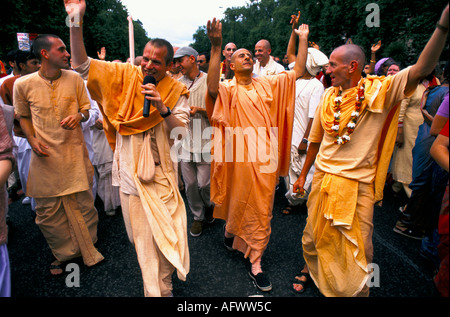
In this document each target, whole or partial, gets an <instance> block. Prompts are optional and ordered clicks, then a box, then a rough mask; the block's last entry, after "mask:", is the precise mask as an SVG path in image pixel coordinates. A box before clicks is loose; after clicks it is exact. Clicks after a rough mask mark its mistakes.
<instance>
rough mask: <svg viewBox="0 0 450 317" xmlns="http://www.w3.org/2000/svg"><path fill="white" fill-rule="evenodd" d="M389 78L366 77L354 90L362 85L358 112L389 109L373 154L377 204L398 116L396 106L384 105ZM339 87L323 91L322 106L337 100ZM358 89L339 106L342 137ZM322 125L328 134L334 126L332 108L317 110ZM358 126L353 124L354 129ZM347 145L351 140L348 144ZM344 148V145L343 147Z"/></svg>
mask: <svg viewBox="0 0 450 317" xmlns="http://www.w3.org/2000/svg"><path fill="white" fill-rule="evenodd" d="M391 80H392V77H391V76H389V77H385V76H381V77H379V76H371V75H369V76H367V78H365V79H364V78H363V79H361V80H360V82H359V83H358V87H360V86H361V85H362V84H364V86H365V93H364V100H363V102H362V106H361V111H360V113H361V114H362V115H363V113H364V111H370V112H372V113H382V112H384V111H385V109H386V108H388V109H389V114H388V115H387V118H386V120H385V122H384V125H383V127H382V131H381V137H380V140H379V143H378V151H377V153H378V155H377V169H376V176H375V201H376V202H381V201H382V200H383V189H384V183H385V180H386V175H387V171H388V169H389V164H390V158H391V154H392V152H393V150H394V146H395V139H396V136H397V129H398V116H399V111H400V107H399V105H400V103H399V102H397V103H396V104H393V105H385V97H386V93H387V91H388V90H389V88H390V82H391ZM338 92H339V87H331V88H329V89H327V91H325V94H324V99H323V103H324V104H329V105H333V104H334V99H335V98H336V97H337V95H338ZM357 93H358V89H353V90H352V91H351V92H349V93H347V94H346V95H345V97H344V98H343V100H342V103H341V124H340V130H339V134H342V132H343V130H344V129H346V127H347V124H348V123H349V122H350V119H351V115H352V112H353V111H354V110H355V100H356V96H357ZM321 111H322V112H321V116H322V118H323V120H322V126H323V128H324V130H325V131H326V132H327V133H329V134H332V130H331V127H332V125H333V124H334V123H333V122H334V109H333V107H321ZM357 127H358V124H357V125H356V129H357ZM350 142H351V141H350ZM344 146H345V145H344Z"/></svg>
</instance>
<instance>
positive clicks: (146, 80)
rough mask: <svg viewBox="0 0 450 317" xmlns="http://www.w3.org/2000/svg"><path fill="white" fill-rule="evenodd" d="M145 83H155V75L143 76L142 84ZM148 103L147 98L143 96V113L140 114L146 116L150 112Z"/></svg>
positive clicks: (149, 102)
mask: <svg viewBox="0 0 450 317" xmlns="http://www.w3.org/2000/svg"><path fill="white" fill-rule="evenodd" d="M147 84H153V85H156V79H155V77H153V76H145V78H144V84H143V85H144V86H145V85H147ZM147 96H151V95H149V94H145V97H147ZM145 97H144V98H145ZM150 104H151V101H150V100H148V99H147V98H145V99H144V111H143V114H142V115H143V116H144V117H148V116H149V114H150Z"/></svg>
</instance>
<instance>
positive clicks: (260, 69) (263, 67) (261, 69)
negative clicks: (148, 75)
mask: <svg viewBox="0 0 450 317" xmlns="http://www.w3.org/2000/svg"><path fill="white" fill-rule="evenodd" d="M271 53H272V46H271V45H270V42H269V41H268V40H264V39H263V40H260V41H258V43H256V45H255V57H256V59H257V62H256V63H255V66H254V67H253V72H254V73H255V74H256V75H258V76H267V75H276V74H279V73H281V72H282V71H284V67H283V65H281V64H279V63H277V62H276V61H275V60H274V59H273V58H272V56H270V54H271Z"/></svg>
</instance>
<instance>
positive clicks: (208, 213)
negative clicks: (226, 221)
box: [174, 47, 214, 237]
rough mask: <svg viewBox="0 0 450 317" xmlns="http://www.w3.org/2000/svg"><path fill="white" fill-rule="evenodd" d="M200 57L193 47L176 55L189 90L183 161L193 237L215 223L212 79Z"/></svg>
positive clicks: (181, 49)
mask: <svg viewBox="0 0 450 317" xmlns="http://www.w3.org/2000/svg"><path fill="white" fill-rule="evenodd" d="M197 56H198V53H197V51H196V50H194V49H193V48H192V47H182V48H180V49H179V50H178V51H177V52H176V53H175V55H174V62H175V65H176V66H177V67H179V68H180V72H181V73H182V74H183V77H181V78H180V79H179V81H180V82H182V83H183V84H185V85H186V87H187V88H188V89H189V106H190V109H191V112H190V121H189V137H186V138H184V139H183V142H182V145H181V154H180V155H179V158H180V166H181V174H182V175H183V180H184V185H185V191H186V197H187V200H188V204H189V208H190V210H191V212H192V214H193V216H194V221H193V222H192V226H191V229H190V231H189V233H190V234H191V236H193V237H198V236H200V235H201V234H202V231H203V226H204V224H205V223H211V222H213V221H214V218H213V217H212V213H213V209H214V207H213V205H212V204H211V200H210V179H211V164H210V162H211V138H210V135H207V134H208V131H209V130H210V126H211V125H210V124H209V121H208V117H207V115H206V109H205V94H206V78H207V76H208V75H207V74H206V73H204V72H202V71H200V69H199V67H198V65H197ZM204 134H205V135H204Z"/></svg>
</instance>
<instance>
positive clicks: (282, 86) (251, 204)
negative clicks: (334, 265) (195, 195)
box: [207, 71, 296, 262]
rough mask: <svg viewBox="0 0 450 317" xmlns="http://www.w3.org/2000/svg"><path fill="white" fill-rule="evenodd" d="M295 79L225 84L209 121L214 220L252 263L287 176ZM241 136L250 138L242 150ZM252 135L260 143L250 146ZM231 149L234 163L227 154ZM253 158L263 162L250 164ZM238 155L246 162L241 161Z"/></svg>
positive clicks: (283, 76)
mask: <svg viewBox="0 0 450 317" xmlns="http://www.w3.org/2000/svg"><path fill="white" fill-rule="evenodd" d="M295 79H296V78H295V72H292V71H290V72H283V73H280V74H279V75H275V76H265V77H258V78H253V79H252V83H251V84H250V85H238V84H237V83H236V79H233V80H230V81H226V82H223V83H221V84H220V86H219V94H218V97H217V99H216V103H215V105H214V112H213V115H212V117H211V125H212V126H213V127H214V128H215V129H214V137H213V150H212V154H213V161H212V163H211V200H212V201H213V202H214V203H215V204H216V208H215V210H214V216H215V217H217V218H221V219H225V220H226V222H227V231H228V232H230V233H233V234H235V236H236V237H238V238H241V239H242V240H243V241H244V242H245V244H246V246H248V248H247V247H246V250H241V251H243V253H244V254H245V256H246V257H247V256H250V261H252V262H253V260H255V259H257V258H258V257H259V256H260V255H261V254H262V252H263V251H264V249H265V248H266V246H267V243H268V240H269V236H270V220H271V217H272V205H273V198H274V192H275V186H276V184H277V182H278V177H279V176H280V175H282V176H286V175H287V174H288V172H289V163H290V148H291V138H292V126H293V117H294V103H295ZM207 101H208V100H207ZM230 129H234V130H233V131H234V132H236V136H237V137H236V140H233V136H232V135H231V137H230V135H229V130H230ZM241 129H242V130H241ZM227 130H228V131H227ZM239 131H241V132H242V134H241V135H242V136H243V134H244V133H247V132H248V134H247V135H246V137H245V138H244V137H242V139H243V141H242V143H241V144H238V141H237V139H238V136H239ZM232 133H233V132H232ZM252 133H254V134H256V135H257V136H256V138H257V140H258V141H256V139H253V141H252V139H251V136H252ZM253 136H254V135H253ZM230 144H231V145H232V151H233V154H234V156H233V157H229V156H228V154H229V152H227V151H229V149H230ZM256 147H258V149H256ZM252 151H253V152H252ZM255 152H258V154H260V153H261V152H263V153H264V154H265V156H266V157H265V158H262V157H261V156H260V157H258V158H259V160H258V159H255V160H250V157H251V155H252V153H253V154H254V153H255ZM267 153H270V154H267ZM241 154H242V158H244V161H239V155H241ZM256 156H258V155H257V154H256ZM230 158H231V159H230ZM247 158H249V160H248V161H247V160H246V159H247ZM235 241H236V239H235Z"/></svg>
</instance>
